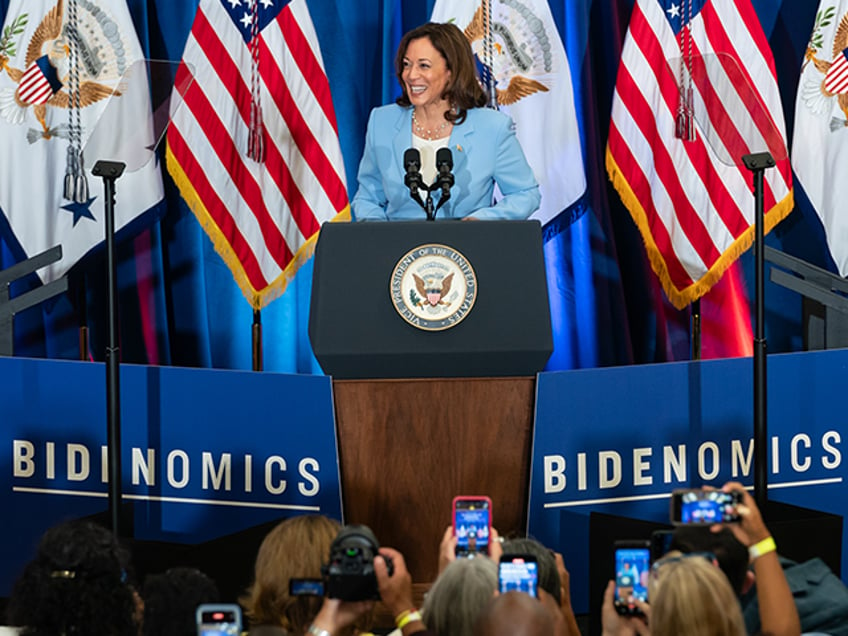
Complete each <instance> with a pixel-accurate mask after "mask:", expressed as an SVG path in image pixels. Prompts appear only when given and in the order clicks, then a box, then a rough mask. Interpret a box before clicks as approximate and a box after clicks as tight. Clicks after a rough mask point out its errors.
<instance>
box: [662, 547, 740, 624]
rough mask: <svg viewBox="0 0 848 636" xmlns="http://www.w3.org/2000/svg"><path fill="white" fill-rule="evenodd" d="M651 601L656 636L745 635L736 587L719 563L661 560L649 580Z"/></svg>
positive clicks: (697, 559)
mask: <svg viewBox="0 0 848 636" xmlns="http://www.w3.org/2000/svg"><path fill="white" fill-rule="evenodd" d="M675 554H677V555H680V553H679V552H678V553H672V555H675ZM648 598H649V599H651V603H650V610H649V616H650V620H649V624H650V632H651V634H652V636H678V635H680V634H686V635H687V636H701V635H703V636H745V621H744V620H743V619H742V611H741V609H740V608H739V603H738V602H737V600H736V595H735V594H734V593H733V588H731V587H730V583H729V582H728V580H727V577H725V576H724V574H723V573H722V571H721V570H720V569H719V568H718V567H717V564H714V563H713V562H712V561H709V560H708V559H706V558H704V557H703V556H700V555H691V556H686V555H680V556H668V557H666V558H664V559H662V560H660V561H658V562H657V563H656V565H655V568H654V569H653V570H652V573H651V577H650V579H649V584H648Z"/></svg>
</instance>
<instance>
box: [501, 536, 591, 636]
mask: <svg viewBox="0 0 848 636" xmlns="http://www.w3.org/2000/svg"><path fill="white" fill-rule="evenodd" d="M502 548H503V551H504V553H505V554H509V553H512V554H532V555H533V556H535V557H536V563H537V564H538V568H539V589H540V590H542V591H543V592H545V593H547V594H550V596H551V599H552V601H553V602H554V603H555V605H556V606H558V607H559V610H560V612H561V614H562V619H563V621H564V623H565V633H566V634H568V635H569V636H580V629H579V628H578V627H577V617H576V616H575V615H574V610H573V609H572V607H571V577H570V575H569V573H568V570H566V569H565V562H564V561H563V559H562V555H561V554H560V553H558V552H554V551H552V550H550V549H548V548H546V547H545V546H544V545H542V544H541V543H539V542H538V541H536V540H535V539H530V538H514V539H508V540H506V541H504V543H503V544H502ZM540 597H541V600H542V602H543V603H544V602H545V601H546V599H545V598H544V595H543V594H540Z"/></svg>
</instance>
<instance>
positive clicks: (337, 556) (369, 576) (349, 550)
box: [321, 525, 394, 601]
mask: <svg viewBox="0 0 848 636" xmlns="http://www.w3.org/2000/svg"><path fill="white" fill-rule="evenodd" d="M379 549H380V544H379V543H378V542H377V538H376V537H375V536H374V533H373V532H371V529H370V528H369V527H368V526H362V525H349V526H345V527H343V528H342V529H341V530H340V531H339V533H338V534H337V535H336V538H335V539H333V543H332V544H331V545H330V562H329V563H327V564H326V565H325V566H324V567H322V568H321V573H322V574H323V576H324V590H325V592H326V595H327V597H329V598H337V599H340V600H342V601H367V600H376V599H379V598H380V592H379V590H378V589H377V577H376V575H375V574H374V557H375V556H377V554H378V550H379ZM383 558H384V559H385V560H386V566H387V568H388V571H389V576H391V575H392V574H393V573H394V566H393V563H392V562H391V559H388V558H386V557H383Z"/></svg>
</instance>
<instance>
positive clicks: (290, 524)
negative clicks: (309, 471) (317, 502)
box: [240, 515, 339, 636]
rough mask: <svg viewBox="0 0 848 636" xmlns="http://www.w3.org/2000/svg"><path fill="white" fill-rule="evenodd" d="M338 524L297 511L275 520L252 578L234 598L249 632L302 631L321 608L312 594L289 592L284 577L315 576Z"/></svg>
mask: <svg viewBox="0 0 848 636" xmlns="http://www.w3.org/2000/svg"><path fill="white" fill-rule="evenodd" d="M338 531H339V524H338V523H337V522H335V521H333V520H332V519H329V518H327V517H323V516H320V515H301V516H297V517H292V518H291V519H286V520H285V521H283V522H281V523H280V524H278V525H277V526H276V527H275V528H274V529H273V530H271V532H269V533H268V535H267V536H266V537H265V539H264V540H263V541H262V545H261V546H259V553H258V554H257V555H256V566H255V573H254V582H253V585H251V587H250V589H248V591H247V593H246V594H245V596H243V597H242V598H241V599H240V602H241V604H242V606H244V608H245V614H246V616H247V618H248V620H249V622H250V630H249V632H248V633H249V635H250V636H274V635H280V636H282V635H284V634H289V635H293V634H304V633H306V630H307V628H308V626H309V624H310V623H311V622H312V620H313V619H314V618H315V615H316V614H317V613H318V610H319V609H320V608H321V602H322V599H321V598H320V597H318V596H292V595H290V594H289V581H290V580H291V579H295V578H311V579H319V578H321V566H322V565H323V564H324V563H326V561H327V558H328V557H329V554H330V544H331V543H332V542H333V539H334V538H335V537H336V534H338Z"/></svg>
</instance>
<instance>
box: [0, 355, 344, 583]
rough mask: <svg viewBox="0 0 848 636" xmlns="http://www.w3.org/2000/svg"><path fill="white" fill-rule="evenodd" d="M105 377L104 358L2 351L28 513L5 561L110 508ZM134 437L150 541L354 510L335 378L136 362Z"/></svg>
mask: <svg viewBox="0 0 848 636" xmlns="http://www.w3.org/2000/svg"><path fill="white" fill-rule="evenodd" d="M104 378H105V373H104V369H103V365H102V364H97V363H87V362H66V361H48V360H26V359H21V358H0V404H2V405H3V414H2V421H3V426H2V427H0V431H1V432H0V435H3V436H4V437H5V440H4V443H3V448H5V449H7V451H6V452H7V453H8V455H7V459H6V465H7V466H8V468H7V470H6V471H5V472H4V475H5V478H4V479H5V481H6V483H5V487H4V488H3V492H5V493H6V495H5V496H6V497H7V498H9V500H10V503H11V505H12V506H13V507H12V508H9V509H13V510H15V511H16V513H15V515H14V516H13V518H10V519H9V520H8V521H9V524H4V527H3V528H2V529H0V534H3V535H5V536H3V540H2V541H0V545H2V546H3V547H2V548H0V550H2V551H3V553H4V556H3V558H4V562H5V563H12V564H14V563H15V562H17V560H20V559H21V558H23V557H21V556H20V555H21V553H22V552H23V553H25V554H26V556H27V557H28V556H29V550H28V549H23V548H22V545H23V544H24V543H25V544H26V545H27V546H29V545H30V544H31V543H32V542H33V541H34V539H33V537H36V538H37V536H38V535H39V534H40V533H41V532H43V530H44V529H45V528H47V527H49V526H50V525H52V524H53V523H56V522H57V521H59V520H60V519H63V518H66V517H68V516H73V517H79V516H85V515H89V514H94V513H97V512H101V511H104V510H106V507H107V502H108V495H107V493H108V483H107V482H108V452H107V445H106V444H107V442H106V428H107V427H106V406H105V404H106V402H105V380H104ZM121 438H122V439H121V450H122V452H121V464H122V466H121V467H122V474H123V477H122V479H123V484H122V486H123V493H124V499H125V500H126V501H130V502H133V517H134V523H135V528H134V536H135V537H136V538H139V539H150V540H164V541H176V542H183V543H187V544H193V543H199V542H202V541H207V540H210V539H214V538H217V537H220V536H223V535H226V534H230V533H233V532H237V531H240V530H244V529H246V528H249V527H251V526H254V525H258V524H260V523H265V522H267V521H270V520H273V519H279V518H283V517H287V516H292V515H296V514H303V513H320V514H325V515H328V516H330V517H333V518H335V519H339V520H340V519H341V514H342V511H341V487H340V478H339V464H338V452H337V446H336V431H335V421H334V416H333V401H332V388H331V384H330V379H329V378H328V377H325V376H299V375H282V374H273V373H252V372H240V371H214V370H203V369H179V368H167V367H140V366H132V365H124V366H122V367H121ZM3 583H4V582H3V581H0V585H2V584H3ZM0 591H2V590H0Z"/></svg>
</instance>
